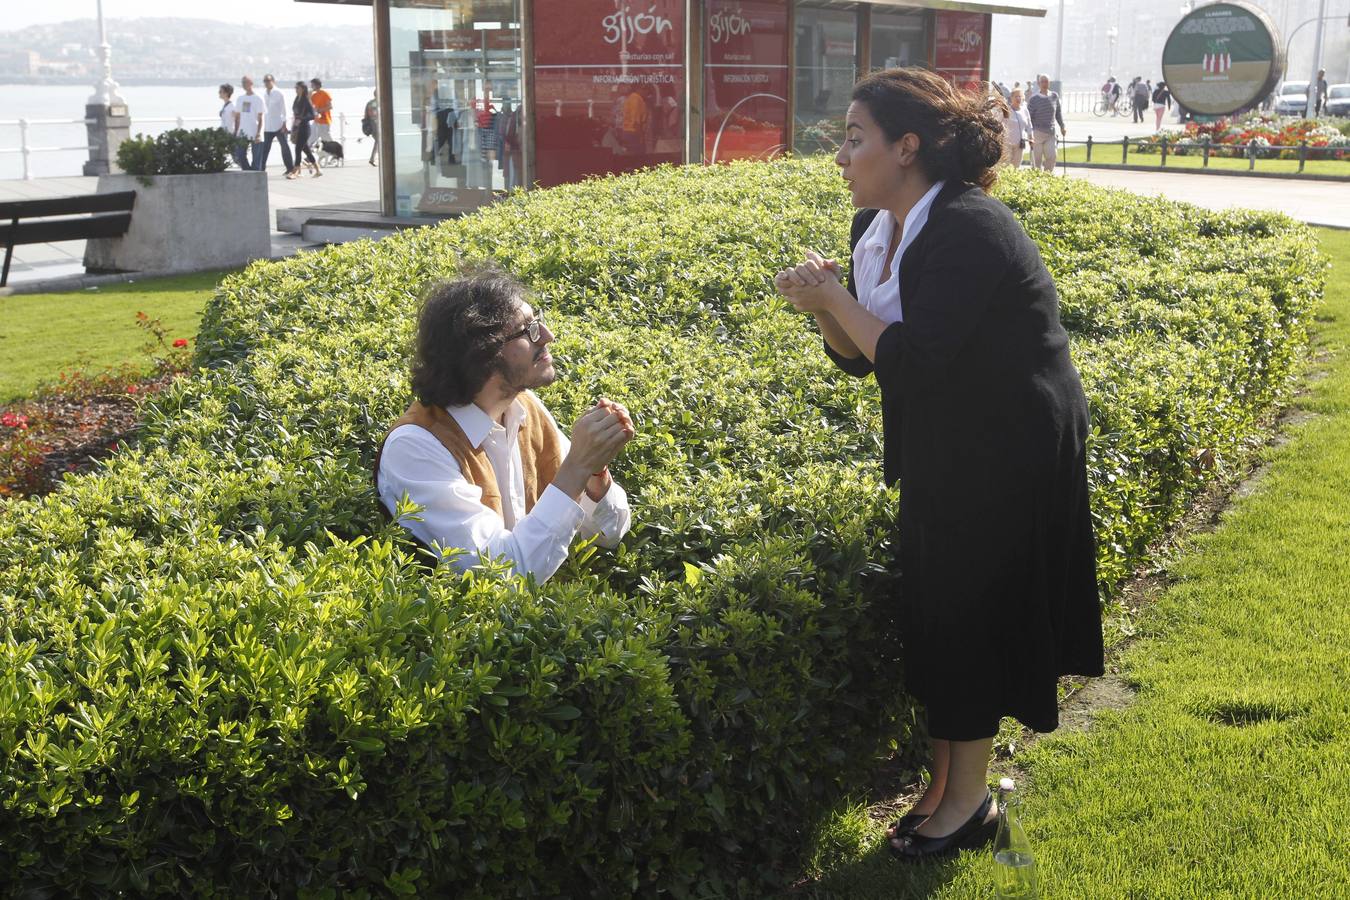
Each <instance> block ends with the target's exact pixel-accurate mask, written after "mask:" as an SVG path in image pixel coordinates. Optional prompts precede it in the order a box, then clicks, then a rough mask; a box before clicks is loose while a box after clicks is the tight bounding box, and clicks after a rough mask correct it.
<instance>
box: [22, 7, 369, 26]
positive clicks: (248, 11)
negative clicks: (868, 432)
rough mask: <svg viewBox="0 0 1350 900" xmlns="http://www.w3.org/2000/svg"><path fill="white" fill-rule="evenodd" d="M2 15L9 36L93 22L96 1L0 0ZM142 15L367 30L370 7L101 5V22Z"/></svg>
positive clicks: (96, 10) (96, 9) (95, 12)
mask: <svg viewBox="0 0 1350 900" xmlns="http://www.w3.org/2000/svg"><path fill="white" fill-rule="evenodd" d="M0 6H3V7H4V9H5V11H4V15H3V16H0V30H3V31H10V30H14V29H19V28H25V27H27V26H29V25H42V24H48V23H52V22H66V21H69V20H71V19H92V18H94V16H96V15H97V12H98V3H97V2H96V0H44V2H42V3H24V2H21V0H0ZM143 16H172V17H190V18H194V19H222V20H226V21H230V22H238V21H240V20H244V21H254V22H258V23H266V24H268V25H304V24H305V23H307V22H314V21H316V20H318V21H323V22H326V23H327V24H330V25H370V7H369V6H347V5H340V4H329V3H296V2H292V0H227V2H224V3H219V2H218V3H203V2H201V0H196V2H188V3H184V2H183V0H103V17H104V18H105V19H113V18H117V19H134V18H140V17H143Z"/></svg>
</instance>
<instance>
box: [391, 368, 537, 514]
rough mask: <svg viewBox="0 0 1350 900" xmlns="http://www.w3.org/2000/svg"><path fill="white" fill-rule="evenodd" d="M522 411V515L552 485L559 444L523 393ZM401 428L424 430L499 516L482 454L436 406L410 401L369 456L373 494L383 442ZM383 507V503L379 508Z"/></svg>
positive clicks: (497, 494) (493, 480)
mask: <svg viewBox="0 0 1350 900" xmlns="http://www.w3.org/2000/svg"><path fill="white" fill-rule="evenodd" d="M520 401H521V403H522V404H524V406H525V418H524V419H523V420H521V423H520V437H519V442H520V462H521V472H522V474H523V475H524V476H525V512H526V513H529V511H530V510H532V509H534V504H535V501H536V500H538V499H539V494H540V493H542V492H543V490H544V488H546V487H548V486H549V484H550V483H552V481H553V478H554V476H555V475H557V474H558V467H559V466H560V465H562V441H560V440H559V439H558V430H557V429H556V428H554V427H553V423H552V422H550V421H549V417H548V413H547V412H545V411H544V404H542V403H540V402H539V399H538V398H537V397H535V396H534V394H532V393H530V392H529V391H524V392H522V393H521V395H520ZM402 425H416V426H418V427H419V428H425V429H426V430H427V431H430V432H431V433H432V434H433V435H434V436H435V437H436V440H438V441H440V442H441V446H443V447H445V449H446V450H447V451H448V452H449V453H450V455H451V456H453V457H454V458H455V462H457V463H459V470H460V471H461V472H463V473H464V478H465V479H466V480H467V481H468V482H469V483H470V484H472V485H474V486H476V487H478V488H479V489H481V490H482V492H483V498H482V503H483V505H484V506H486V507H488V508H489V509H491V510H492V511H493V512H495V513H496V514H497V515H499V516H500V515H501V514H502V492H501V489H500V488H499V487H498V486H497V474H496V473H495V472H494V471H493V470H492V463H491V462H489V461H488V456H487V453H485V452H484V451H483V450H482V449H481V448H479V449H476V450H475V449H474V447H473V445H472V444H470V443H469V439H468V437H466V436H465V434H464V429H462V428H460V427H459V423H458V422H456V421H455V419H454V417H453V416H451V415H450V414H449V413H448V412H446V411H445V409H444V407H440V406H425V405H423V404H422V403H420V402H418V401H416V400H414V401H413V402H412V405H411V406H409V407H408V410H407V412H405V413H404V414H403V416H402V418H400V419H399V420H398V421H397V422H395V423H394V424H393V425H391V426H390V427H389V431H388V432H387V433H386V434H385V436H384V440H383V441H380V449H379V452H377V453H376V454H375V490H376V492H377V493H378V492H379V489H380V457H382V456H383V455H384V444H385V441H388V440H389V435H390V434H392V433H393V431H394V429H395V428H398V427H400V426H402ZM380 507H381V508H383V507H384V504H383V503H381V504H380Z"/></svg>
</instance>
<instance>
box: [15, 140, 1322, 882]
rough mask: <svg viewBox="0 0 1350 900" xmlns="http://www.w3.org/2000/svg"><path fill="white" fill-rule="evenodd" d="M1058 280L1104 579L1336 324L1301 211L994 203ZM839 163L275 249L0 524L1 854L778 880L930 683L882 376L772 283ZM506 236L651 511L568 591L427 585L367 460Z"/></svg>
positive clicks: (1065, 185)
mask: <svg viewBox="0 0 1350 900" xmlns="http://www.w3.org/2000/svg"><path fill="white" fill-rule="evenodd" d="M998 194H999V196H1000V197H1001V198H1002V199H1003V200H1004V201H1005V202H1007V203H1008V204H1009V205H1010V206H1011V207H1012V208H1013V209H1014V211H1015V212H1016V213H1017V215H1018V217H1019V218H1020V219H1021V221H1022V222H1023V223H1024V224H1025V225H1026V227H1027V229H1028V231H1029V232H1030V233H1031V235H1032V237H1033V238H1034V239H1035V240H1036V241H1037V242H1038V243H1039V244H1040V246H1041V248H1042V252H1043V254H1044V257H1045V259H1046V262H1047V264H1048V265H1049V266H1050V269H1051V271H1052V272H1053V273H1054V274H1055V276H1056V279H1057V281H1058V283H1059V286H1060V289H1061V291H1062V294H1063V310H1064V317H1065V321H1066V323H1067V324H1068V325H1069V326H1070V328H1071V330H1072V332H1073V336H1074V346H1073V350H1074V356H1075V359H1076V360H1077V362H1078V365H1079V366H1080V367H1081V369H1082V372H1083V375H1084V381H1085V385H1086V388H1087V391H1088V394H1089V399H1090V401H1091V406H1092V419H1093V424H1094V433H1093V438H1092V444H1091V447H1090V466H1091V473H1090V474H1091V480H1092V487H1093V500H1094V515H1095V516H1096V519H1097V524H1098V527H1099V529H1100V532H1099V533H1100V537H1101V553H1100V557H1101V571H1102V577H1103V581H1104V587H1105V588H1106V589H1108V590H1109V589H1110V588H1111V587H1112V586H1113V585H1114V584H1115V583H1116V582H1117V581H1118V580H1119V578H1120V577H1122V576H1123V575H1124V574H1125V573H1126V572H1127V571H1128V570H1129V569H1130V568H1131V567H1132V566H1134V565H1136V564H1137V563H1139V562H1140V561H1141V559H1142V558H1143V554H1144V550H1145V547H1146V546H1147V545H1148V543H1149V542H1150V541H1151V540H1153V539H1155V538H1157V537H1158V536H1159V535H1160V534H1161V533H1162V531H1163V530H1164V529H1165V528H1166V526H1167V525H1168V523H1169V522H1171V521H1174V520H1175V518H1176V516H1177V515H1178V514H1179V513H1180V512H1181V511H1182V510H1183V508H1184V507H1185V504H1186V503H1187V499H1188V497H1189V496H1191V495H1192V494H1193V492H1194V490H1195V489H1196V488H1197V487H1198V486H1199V485H1200V484H1201V483H1202V482H1203V481H1204V480H1205V479H1206V478H1207V477H1210V473H1209V470H1207V469H1206V468H1205V467H1204V466H1202V465H1198V464H1197V459H1199V458H1200V457H1201V455H1202V454H1204V453H1205V451H1210V455H1212V456H1213V457H1214V458H1215V459H1217V461H1218V464H1219V465H1220V466H1223V465H1224V463H1225V461H1227V460H1230V459H1232V458H1234V456H1235V454H1237V453H1239V452H1240V450H1241V449H1242V447H1243V445H1244V444H1245V443H1247V442H1250V441H1252V440H1253V439H1256V438H1257V437H1258V433H1259V430H1258V422H1259V420H1260V418H1261V416H1262V415H1263V414H1264V413H1265V412H1266V411H1268V410H1269V409H1270V408H1271V406H1272V404H1274V403H1276V402H1277V401H1278V400H1279V399H1280V397H1281V396H1282V395H1283V393H1284V391H1285V390H1286V389H1287V387H1288V384H1289V377H1290V375H1291V372H1292V369H1293V366H1294V364H1295V362H1296V360H1297V357H1298V355H1299V353H1300V352H1301V349H1302V347H1303V346H1304V344H1305V342H1306V336H1305V332H1304V325H1305V322H1306V320H1307V318H1308V316H1309V313H1310V310H1311V308H1312V306H1313V304H1314V303H1315V301H1316V299H1317V297H1318V296H1319V295H1320V291H1321V287H1322V282H1323V278H1324V269H1325V266H1324V263H1323V261H1322V260H1321V258H1320V256H1319V255H1318V253H1317V251H1316V247H1315V243H1314V240H1313V238H1312V236H1311V235H1310V233H1309V231H1308V230H1307V229H1306V228H1303V227H1301V226H1298V225H1296V224H1294V223H1292V222H1291V221H1290V220H1288V219H1286V218H1284V217H1281V216H1278V215H1270V214H1255V213H1233V212H1230V213H1224V214H1214V213H1208V212H1204V211H1201V210H1197V209H1195V208H1192V207H1186V206H1181V205H1177V204H1170V203H1164V202H1158V201H1146V200H1140V199H1137V198H1134V197H1131V196H1127V195H1124V194H1119V193H1109V192H1104V191H1101V190H1098V189H1094V188H1092V187H1089V186H1087V185H1085V184H1079V183H1072V182H1068V181H1064V180H1058V179H1053V178H1048V177H1037V176H1034V175H1024V174H1018V175H1008V176H1005V177H1004V179H1003V181H1002V182H1001V184H1000V186H999V188H998ZM848 222H849V209H848V206H847V201H846V197H845V195H844V192H843V190H842V183H841V182H840V180H839V178H838V174H837V172H836V171H835V170H834V168H833V166H831V165H830V164H829V162H828V161H827V160H824V159H811V160H806V161H792V162H781V163H775V164H771V165H764V164H736V165H732V166H726V167H717V168H687V169H659V170H654V171H649V172H644V173H639V174H636V175H631V176H626V177H621V178H613V179H604V180H597V181H593V182H589V183H586V184H583V185H576V186H568V187H562V188H558V189H554V190H549V191H542V192H537V193H532V194H528V195H524V194H517V195H514V196H513V197H511V198H509V199H508V200H506V201H504V202H502V203H500V204H498V205H496V206H494V207H493V208H491V209H489V210H486V211H484V212H482V213H480V214H478V215H475V216H471V217H468V218H465V219H462V220H459V221H455V222H451V223H446V224H444V225H441V226H439V227H437V228H428V229H423V230H418V231H412V232H405V233H403V234H400V235H398V236H397V237H392V238H389V239H387V240H385V241H383V242H381V243H379V244H377V245H376V244H370V243H366V242H361V243H356V244H349V245H345V246H341V247H333V248H329V249H326V250H323V251H319V252H317V253H313V254H305V255H304V256H303V257H300V258H294V259H290V260H287V261H282V262H276V263H266V264H257V265H254V266H252V267H250V268H249V269H248V270H247V271H245V272H244V273H242V274H240V275H237V276H234V277H231V278H229V279H227V281H226V282H225V284H224V285H223V287H222V289H221V290H220V291H219V292H218V293H217V295H216V297H215V298H214V300H213V301H212V303H211V305H210V307H209V308H208V311H207V315H206V319H205V322H204V324H203V329H202V333H201V336H200V340H199V358H198V362H199V364H200V366H201V367H202V368H201V371H200V372H199V374H198V375H197V377H194V378H192V379H188V380H184V381H182V382H180V383H179V384H178V385H177V386H176V387H174V388H173V389H171V390H170V391H169V392H168V393H167V394H166V395H165V396H163V397H162V398H161V399H158V400H156V401H155V402H154V405H153V406H151V407H150V408H148V410H147V425H146V428H145V433H144V436H143V440H142V442H141V446H140V447H139V448H138V449H132V450H126V451H124V452H122V453H120V454H118V455H117V456H116V457H115V458H114V460H113V461H112V462H111V463H110V464H109V465H108V466H107V468H106V469H105V470H104V471H102V472H99V473H96V474H93V475H89V476H84V477H80V478H71V479H69V480H68V481H67V482H66V484H65V485H64V487H63V488H62V490H60V491H59V492H58V493H56V494H55V495H52V496H49V497H47V498H44V499H41V500H36V501H31V502H24V503H11V504H8V505H6V506H5V507H3V508H0V611H2V612H3V614H4V622H5V625H4V635H3V637H4V640H3V643H0V750H2V751H3V757H2V758H0V759H2V760H3V761H0V809H2V810H3V812H2V813H0V871H3V872H5V873H7V877H8V878H9V880H10V888H11V889H13V890H20V891H29V892H33V893H35V894H42V893H44V892H47V893H50V894H52V895H66V894H83V895H94V894H103V893H112V892H116V891H129V892H135V893H168V894H196V895H202V896H234V895H239V894H250V895H252V894H260V893H266V892H274V893H277V894H282V895H292V894H296V893H299V894H302V895H305V896H333V895H334V894H335V893H345V892H353V891H354V892H357V893H363V892H368V893H370V894H376V895H386V894H400V893H402V894H412V893H421V894H447V895H449V894H453V895H455V896H460V897H486V896H522V897H523V896H548V895H559V894H561V895H571V896H580V895H604V894H612V895H618V896H623V895H629V894H632V893H635V892H636V893H644V894H648V893H657V892H661V891H667V892H670V893H672V894H674V895H677V896H704V895H725V894H736V893H740V894H751V895H754V894H762V893H764V892H765V891H767V890H768V889H769V888H771V887H772V886H774V885H778V884H781V882H782V880H783V879H785V878H790V877H791V875H792V873H793V870H794V868H793V867H794V865H795V860H796V859H797V858H798V857H797V854H798V853H799V851H800V850H801V847H802V844H803V842H804V834H805V833H806V831H807V830H808V829H809V827H810V825H811V823H812V820H813V817H814V816H815V815H816V814H817V812H818V811H820V810H822V809H824V808H826V807H827V806H829V805H830V804H832V803H833V802H835V801H837V800H838V798H839V797H840V796H841V795H843V794H844V793H846V792H847V791H849V790H850V789H855V788H856V786H857V785H858V784H859V783H860V782H859V778H861V777H863V774H864V773H865V772H866V770H867V769H868V768H869V767H870V766H871V765H872V764H873V762H874V760H875V759H876V758H877V756H878V755H879V754H882V753H885V752H887V750H888V747H889V745H890V743H891V742H898V746H899V747H900V748H901V750H902V751H906V752H908V751H911V750H913V748H914V737H913V735H912V732H911V726H912V723H913V722H914V721H915V715H916V714H915V711H914V710H913V709H912V707H911V705H910V703H909V702H908V700H907V699H906V698H905V697H904V695H903V685H902V684H901V683H900V680H899V678H898V674H897V673H898V661H897V660H895V659H893V658H891V654H889V653H888V652H886V651H884V650H883V649H882V648H884V647H887V646H890V645H889V644H888V643H887V638H888V636H889V632H890V626H889V621H890V616H889V610H890V608H891V607H890V603H889V601H888V600H887V597H888V593H889V575H888V573H887V571H886V568H885V566H884V565H882V563H883V562H884V561H885V560H886V559H887V554H888V552H889V547H890V540H891V533H892V530H893V527H894V522H895V518H894V516H895V509H896V505H897V499H898V494H897V493H896V492H894V491H887V490H885V489H884V488H883V486H882V484H881V478H880V470H879V463H880V440H881V435H880V414H879V409H878V405H877V392H876V387H875V385H874V384H873V383H872V382H871V381H858V380H855V379H851V378H847V377H844V376H841V375H839V374H838V373H836V372H835V371H834V370H833V369H832V367H831V365H830V364H829V363H828V361H827V360H826V359H825V357H824V355H823V353H822V352H821V349H820V345H819V338H818V336H817V335H815V334H814V333H813V332H812V331H811V329H810V328H809V327H808V325H807V323H806V322H805V321H804V320H803V318H802V317H800V316H798V315H796V314H794V313H792V312H791V311H790V310H789V309H788V308H787V307H786V306H785V304H784V303H782V302H781V301H779V300H778V299H776V298H775V296H774V295H773V292H772V289H771V286H770V275H771V273H772V272H773V271H774V270H775V269H776V268H778V267H779V266H781V264H782V263H784V262H785V261H789V260H795V259H797V258H799V257H800V256H801V254H802V251H803V250H804V248H806V247H816V248H820V249H822V250H824V251H825V252H827V253H830V254H835V255H839V256H841V257H842V256H843V255H844V254H845V253H846V238H847V228H848ZM478 259H491V260H493V261H495V262H497V263H498V264H499V265H501V266H503V267H505V268H507V269H509V270H511V271H512V272H515V273H516V274H517V275H519V276H520V277H521V278H522V279H524V280H525V281H526V282H527V283H528V284H529V285H531V286H532V288H533V289H534V291H535V292H536V295H537V297H538V298H540V301H541V305H542V306H543V307H544V308H545V309H546V310H547V312H548V315H549V317H550V318H549V322H550V326H551V327H552V328H553V329H554V330H555V331H556V332H557V334H558V335H559V338H558V342H557V345H556V357H557V358H558V360H559V361H560V362H559V365H560V368H561V370H562V378H561V379H560V380H559V382H558V383H557V384H555V385H554V386H552V387H550V388H548V389H546V390H545V391H543V392H542V393H543V396H544V399H545V401H546V402H547V403H548V405H549V406H550V407H551V408H552V410H553V411H554V413H555V414H556V415H557V417H558V418H559V420H560V421H563V422H569V421H571V420H572V419H573V418H574V417H575V416H576V415H577V414H578V413H579V412H580V411H581V410H582V409H584V408H585V407H586V406H587V405H588V404H589V403H590V402H591V401H592V399H593V398H594V397H595V396H596V395H599V394H604V395H607V396H610V397H613V398H615V399H618V400H621V401H624V402H626V403H627V404H628V405H629V406H630V408H631V409H632V410H633V411H634V413H635V415H636V417H637V419H638V421H639V424H640V431H641V434H640V436H639V438H638V439H637V440H635V441H634V442H633V443H632V444H631V445H630V447H629V449H628V450H627V452H626V454H625V455H624V457H623V458H622V459H621V460H620V462H619V463H618V464H617V465H616V466H615V470H616V474H617V476H618V477H619V478H620V479H621V481H622V482H623V483H624V484H625V485H626V486H627V488H628V490H629V493H630V497H631V498H632V504H633V508H634V527H633V531H632V533H631V534H630V536H629V537H628V538H627V539H626V540H625V542H624V544H623V546H622V547H621V548H620V549H619V550H617V551H614V552H609V551H604V552H598V553H580V554H577V555H576V556H575V558H574V559H573V560H572V561H571V562H569V563H568V565H567V566H566V567H565V568H564V569H563V571H562V572H561V573H560V575H559V576H558V577H556V578H554V579H553V580H551V581H550V582H549V583H548V584H547V585H544V586H542V587H540V586H534V585H531V584H526V583H523V582H520V581H515V582H503V581H499V580H497V579H494V578H491V577H473V576H460V575H457V574H455V573H453V572H451V571H437V572H436V573H435V574H434V575H430V576H429V575H427V574H426V573H425V572H424V571H422V570H421V569H419V566H418V562H417V558H416V552H415V549H414V548H413V547H412V546H411V544H410V543H409V542H408V540H407V539H406V538H405V537H404V535H403V533H402V532H401V530H400V529H398V528H396V527H392V526H387V525H384V524H382V523H381V521H380V518H379V515H378V512H377V508H376V502H375V499H374V495H373V492H372V490H371V487H370V484H369V474H368V473H369V464H370V461H371V458H372V456H373V451H374V446H375V442H376V441H377V440H378V438H379V437H380V436H381V435H382V433H383V429H384V427H385V424H386V423H387V422H388V421H390V420H392V419H393V418H394V417H395V416H396V415H397V413H398V412H399V411H400V410H401V409H402V408H403V406H404V404H405V403H406V401H407V395H408V386H407V375H406V371H405V370H406V366H407V358H406V357H407V346H408V341H409V338H410V336H411V330H412V316H413V312H414V309H415V300H416V296H417V294H418V291H419V289H420V288H421V286H422V285H423V283H424V282H426V281H427V280H428V279H431V278H437V277H445V276H449V275H452V274H453V273H454V272H455V271H456V269H457V267H460V266H461V265H462V261H464V260H478Z"/></svg>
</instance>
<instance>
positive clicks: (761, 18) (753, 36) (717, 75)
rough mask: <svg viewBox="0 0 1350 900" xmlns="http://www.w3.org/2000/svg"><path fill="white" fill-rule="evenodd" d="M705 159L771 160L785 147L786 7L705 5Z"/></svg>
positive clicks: (722, 1) (766, 0)
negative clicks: (770, 158)
mask: <svg viewBox="0 0 1350 900" xmlns="http://www.w3.org/2000/svg"><path fill="white" fill-rule="evenodd" d="M705 20H706V22H707V30H706V32H705V34H704V40H703V59H704V65H703V69H704V71H703V123H704V135H703V159H704V161H705V162H722V161H726V160H731V159H767V158H769V157H772V156H776V155H778V154H779V153H782V152H783V151H784V150H785V149H786V143H787V84H788V66H787V54H788V43H787V4H786V3H783V2H781V0H780V2H774V0H740V2H738V0H706V8H705Z"/></svg>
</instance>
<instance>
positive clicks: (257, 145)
mask: <svg viewBox="0 0 1350 900" xmlns="http://www.w3.org/2000/svg"><path fill="white" fill-rule="evenodd" d="M239 83H240V84H241V85H243V87H244V93H243V95H242V96H240V97H239V98H238V99H237V100H235V101H234V108H235V111H236V112H237V113H238V114H239V128H238V130H237V131H236V132H235V133H236V134H238V135H239V136H240V137H243V138H246V139H247V140H248V142H249V146H250V148H251V153H252V156H251V157H246V156H245V155H244V150H243V148H240V149H239V151H238V155H237V156H236V157H235V162H237V163H239V168H240V169H243V170H245V171H247V170H249V169H251V168H253V166H251V165H250V164H249V159H250V158H251V159H252V160H253V161H254V162H255V163H256V162H257V160H258V158H259V156H260V155H261V154H262V150H261V148H262V135H263V117H264V116H265V114H266V112H267V104H265V103H264V102H263V98H262V97H260V96H259V95H257V94H255V93H253V79H252V78H249V77H248V76H247V75H245V76H244V77H243V78H241V79H239Z"/></svg>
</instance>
